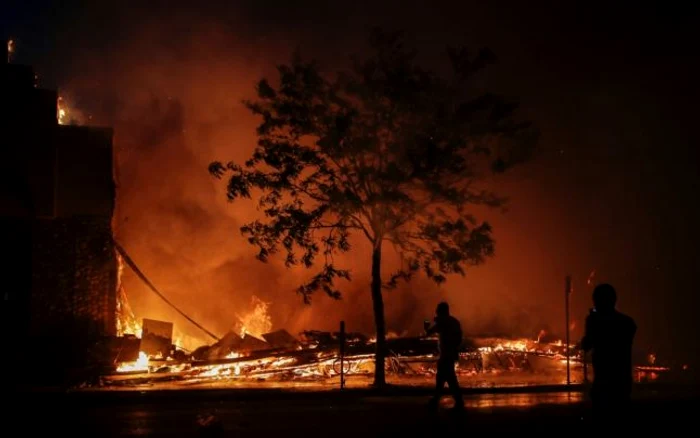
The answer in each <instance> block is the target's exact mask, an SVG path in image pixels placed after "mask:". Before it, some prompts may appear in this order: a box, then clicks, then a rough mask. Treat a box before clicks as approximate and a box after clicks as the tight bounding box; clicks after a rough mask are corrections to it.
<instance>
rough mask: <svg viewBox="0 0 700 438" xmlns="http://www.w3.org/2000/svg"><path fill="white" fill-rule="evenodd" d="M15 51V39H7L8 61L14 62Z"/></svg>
mask: <svg viewBox="0 0 700 438" xmlns="http://www.w3.org/2000/svg"><path fill="white" fill-rule="evenodd" d="M14 53H15V41H14V40H8V41H7V62H12V55H14Z"/></svg>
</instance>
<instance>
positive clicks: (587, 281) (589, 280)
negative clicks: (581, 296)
mask: <svg viewBox="0 0 700 438" xmlns="http://www.w3.org/2000/svg"><path fill="white" fill-rule="evenodd" d="M594 277H595V269H594V270H592V271H591V273H590V274H589V275H588V280H586V284H587V285H589V286H591V285H592V284H593V278H594Z"/></svg>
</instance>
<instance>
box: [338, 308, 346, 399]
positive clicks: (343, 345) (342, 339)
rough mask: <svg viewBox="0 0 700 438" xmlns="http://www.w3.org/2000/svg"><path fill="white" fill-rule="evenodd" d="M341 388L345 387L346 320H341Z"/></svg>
mask: <svg viewBox="0 0 700 438" xmlns="http://www.w3.org/2000/svg"><path fill="white" fill-rule="evenodd" d="M339 338H340V339H339V341H340V348H339V350H340V389H341V390H343V389H345V321H340V336H339Z"/></svg>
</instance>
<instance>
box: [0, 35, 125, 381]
mask: <svg viewBox="0 0 700 438" xmlns="http://www.w3.org/2000/svg"><path fill="white" fill-rule="evenodd" d="M0 44H2V42H0ZM0 102H1V103H2V106H3V108H4V113H3V114H4V117H2V118H0V139H2V143H1V144H0V221H1V223H0V225H2V231H0V237H2V239H3V246H2V248H1V249H2V251H3V259H4V260H8V259H9V260H11V261H9V262H3V264H2V266H3V268H2V278H3V282H2V286H0V289H2V291H3V299H2V301H0V303H1V304H0V305H1V307H2V317H3V322H2V330H3V333H4V334H5V335H6V337H11V338H12V342H11V343H10V344H11V345H10V347H11V348H10V349H9V351H12V352H13V353H14V354H15V355H20V356H23V359H25V360H26V361H27V362H31V363H34V362H36V363H37V364H41V365H40V369H39V370H35V371H37V372H39V373H40V374H42V375H45V376H46V375H48V374H49V373H47V372H46V371H47V369H49V368H50V369H54V368H55V369H56V370H57V372H56V374H54V376H53V377H57V378H60V377H61V376H65V373H64V372H65V369H61V367H60V366H59V365H61V364H64V365H66V366H67V367H74V368H80V367H82V366H84V365H85V362H86V359H87V357H88V356H87V353H88V351H89V349H90V346H91V345H92V344H94V342H95V341H96V340H97V339H99V338H101V337H103V336H111V335H114V334H115V331H116V323H115V317H116V287H117V285H116V282H117V260H116V254H115V251H114V246H113V242H112V228H111V222H112V216H113V211H114V202H115V183H114V178H113V155H112V154H113V149H112V130H111V129H106V128H95V127H83V126H60V125H58V121H57V94H56V92H55V91H52V90H42V89H39V88H36V87H35V85H34V72H33V70H32V69H31V67H27V66H21V65H13V64H4V63H2V62H1V60H0Z"/></svg>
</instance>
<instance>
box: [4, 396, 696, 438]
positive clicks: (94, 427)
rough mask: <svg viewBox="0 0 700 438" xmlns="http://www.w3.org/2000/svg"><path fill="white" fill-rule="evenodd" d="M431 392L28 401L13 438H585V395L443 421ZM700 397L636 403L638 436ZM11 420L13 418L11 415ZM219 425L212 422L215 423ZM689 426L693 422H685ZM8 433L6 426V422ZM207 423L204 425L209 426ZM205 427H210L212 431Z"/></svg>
mask: <svg viewBox="0 0 700 438" xmlns="http://www.w3.org/2000/svg"><path fill="white" fill-rule="evenodd" d="M428 395H429V394H428V393H422V392H418V391H416V390H409V391H399V390H396V391H392V392H389V393H387V394H385V395H382V394H377V393H374V392H371V391H367V390H363V391H355V390H350V391H346V392H344V393H339V392H335V391H323V392H309V391H303V392H298V391H289V390H286V391H284V390H274V391H251V390H239V391H237V390H192V391H187V390H177V391H148V392H137V391H130V392H99V393H68V394H66V393H53V394H47V393H42V394H37V393H35V394H25V396H24V397H18V398H16V402H15V403H14V407H15V408H17V409H18V412H14V413H13V415H12V416H11V417H10V418H13V419H14V429H15V433H14V434H10V435H12V436H100V437H118V436H125V437H129V436H153V437H196V436H206V435H202V432H206V431H213V430H214V429H216V427H217V424H218V425H220V426H221V429H222V431H223V432H222V433H221V434H219V435H211V436H232V437H244V436H251V437H280V436H324V437H339V436H343V437H345V436H363V437H366V436H392V435H396V434H398V435H406V436H419V435H422V436H435V435H437V434H441V433H445V434H447V433H449V434H450V435H452V434H462V435H466V434H467V433H468V432H472V431H486V432H488V433H490V434H493V433H496V434H498V433H500V432H502V431H505V430H517V431H521V432H526V431H538V432H539V431H545V432H549V433H552V434H554V433H556V434H559V435H560V434H561V433H562V432H564V431H566V433H567V435H572V434H574V435H578V434H579V433H580V434H583V433H585V432H586V424H587V423H586V421H585V419H586V418H588V417H587V405H586V402H585V400H584V397H583V395H582V393H581V392H578V391H573V392H562V391H557V392H532V391H530V392H524V390H523V391H521V392H516V393H505V392H501V393H484V392H482V393H471V394H467V396H466V404H467V413H466V415H464V416H458V415H454V414H452V413H451V411H450V410H449V405H450V400H449V399H448V398H445V399H443V402H442V404H441V407H440V410H439V411H438V413H437V414H431V412H430V411H429V410H427V409H426V402H427V400H428ZM698 401H700V398H698V392H697V391H695V389H694V388H685V390H684V391H678V390H674V391H670V390H666V389H664V390H656V389H654V390H647V391H643V392H639V393H637V394H636V395H635V403H634V414H635V415H634V416H633V418H634V423H630V425H629V426H630V427H631V428H633V429H634V430H647V431H648V430H649V428H651V427H653V428H656V427H662V428H672V429H676V428H677V427H682V426H683V423H686V422H687V423H690V421H691V420H693V418H692V417H689V416H686V414H685V412H692V411H693V408H695V407H696V406H700V403H698ZM6 412H7V411H6ZM212 420H213V421H212ZM686 420H687V421H686ZM6 424H7V423H6ZM201 424H205V426H202V425H201ZM207 424H208V426H207Z"/></svg>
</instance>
